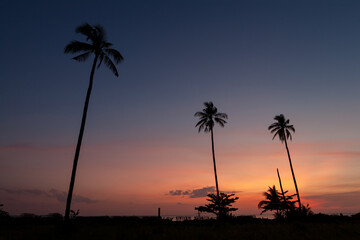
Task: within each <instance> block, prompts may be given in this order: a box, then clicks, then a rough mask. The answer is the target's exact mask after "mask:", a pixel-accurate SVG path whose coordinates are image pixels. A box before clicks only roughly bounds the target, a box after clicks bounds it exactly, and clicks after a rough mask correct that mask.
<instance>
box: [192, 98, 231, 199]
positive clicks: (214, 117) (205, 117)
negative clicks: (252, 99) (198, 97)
mask: <svg viewBox="0 0 360 240" xmlns="http://www.w3.org/2000/svg"><path fill="white" fill-rule="evenodd" d="M204 105H205V108H204V109H203V110H202V111H201V112H196V113H195V115H194V116H195V117H200V121H199V122H198V123H197V124H196V126H195V127H199V132H201V131H202V130H203V131H204V132H210V133H211V146H212V156H213V163H214V173H215V183H216V193H217V197H218V198H220V194H219V185H218V180H217V174H216V163H215V150H214V125H215V123H217V124H219V125H220V126H221V127H224V126H225V123H226V121H225V120H224V119H227V118H228V116H227V114H226V113H218V112H217V108H216V107H215V106H214V104H213V103H212V102H204Z"/></svg>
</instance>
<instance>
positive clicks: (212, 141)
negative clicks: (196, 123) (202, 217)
mask: <svg viewBox="0 0 360 240" xmlns="http://www.w3.org/2000/svg"><path fill="white" fill-rule="evenodd" d="M210 132H211V147H212V155H213V163H214V173H215V183H216V195H217V199H218V201H219V202H218V204H219V215H218V219H221V218H222V211H221V208H220V194H219V184H218V179H217V174H216V163H215V148H214V133H213V129H212V128H211V130H210Z"/></svg>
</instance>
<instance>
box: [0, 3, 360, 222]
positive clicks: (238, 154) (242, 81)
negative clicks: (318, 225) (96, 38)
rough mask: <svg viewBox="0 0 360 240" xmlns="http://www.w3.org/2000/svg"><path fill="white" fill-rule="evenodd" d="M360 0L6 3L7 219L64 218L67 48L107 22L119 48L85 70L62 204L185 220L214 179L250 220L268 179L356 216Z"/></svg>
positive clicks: (70, 89) (2, 129) (69, 122)
mask: <svg viewBox="0 0 360 240" xmlns="http://www.w3.org/2000/svg"><path fill="white" fill-rule="evenodd" d="M359 12H360V1H357V0H353V1H351V0H337V1H333V0H323V1H322V0H304V1H300V0H290V1H289V0H286V1H285V0H284V1H277V0H274V1H266V0H264V1H260V0H259V1H251V0H248V1H243V0H241V1H240V0H239V1H235V0H234V1H230V0H229V1H228V0H226V1H220V0H198V1H194V0H167V1H166V0H155V1H145V0H143V1H140V0H135V1H130V0H128V1H124V0H122V1H106V0H104V1H91V0H82V1H65V0H62V1H37V0H34V1H26V0H21V1H10V0H0V27H1V40H0V42H1V44H0V56H1V58H0V203H1V204H4V207H3V208H2V209H3V210H5V211H8V212H10V214H12V215H19V214H21V213H24V212H27V213H35V214H47V213H51V212H60V213H62V214H63V213H64V211H65V200H66V195H67V191H68V187H69V182H70V175H71V169H72V164H73V158H74V152H75V145H76V141H77V136H78V133H79V128H80V121H81V116H82V109H83V104H84V101H85V94H86V90H87V87H88V81H89V75H90V68H91V63H92V60H91V59H89V60H88V61H87V62H85V63H78V62H76V61H74V60H72V59H71V58H72V55H66V54H64V47H65V46H66V44H68V43H69V42H70V41H71V40H75V39H76V40H81V41H84V40H85V38H84V37H83V36H81V35H79V34H76V33H75V28H76V27H77V26H79V25H81V24H83V23H85V22H88V23H89V24H100V25H102V26H103V27H104V28H105V30H106V33H107V39H108V41H109V42H111V43H113V47H114V48H115V49H117V50H119V51H120V52H121V53H122V55H123V56H124V59H125V60H124V62H122V63H121V64H120V65H118V71H119V75H120V76H119V77H118V78H116V77H115V76H114V75H113V74H112V73H111V71H110V70H109V69H107V68H106V67H105V66H102V67H101V68H100V69H98V70H97V72H96V73H95V77H94V80H95V82H94V88H93V92H92V96H91V100H90V107H89V111H88V119H87V124H86V128H85V134H84V139H83V145H82V149H81V154H80V159H79V164H78V169H77V176H76V182H75V188H74V194H75V195H74V197H73V203H72V209H80V214H81V215H83V216H86V215H156V214H157V208H158V207H161V209H162V214H163V215H169V216H170V215H195V214H196V211H195V210H194V207H195V206H199V205H201V204H204V203H205V202H206V200H205V199H206V198H205V196H206V194H207V193H209V192H213V191H214V186H215V180H214V172H213V165H212V156H211V141H210V135H209V134H206V133H198V132H197V129H196V128H195V124H196V122H197V120H198V119H196V118H195V117H194V113H195V112H196V111H200V110H202V109H203V103H204V102H205V101H213V102H214V104H215V106H216V107H217V108H218V109H219V111H220V112H225V113H227V114H228V115H229V119H228V123H227V124H226V126H225V128H220V127H219V126H217V127H215V129H214V136H215V153H216V161H217V167H218V179H219V188H220V191H224V192H235V194H236V196H238V197H239V200H238V202H237V203H236V204H235V207H238V208H239V210H238V211H237V212H236V214H237V215H241V214H259V213H260V210H258V209H257V203H258V202H259V201H260V200H262V199H263V196H262V195H261V194H262V192H264V191H266V190H267V188H268V186H272V185H274V184H275V185H276V187H279V184H278V178H277V175H276V168H279V171H280V174H281V177H282V180H283V186H284V188H285V189H286V190H289V192H290V193H292V194H293V193H295V188H294V185H293V182H292V176H291V172H290V167H289V162H288V158H287V155H286V150H285V146H284V145H283V144H281V143H280V141H279V140H277V139H276V140H272V135H271V134H270V133H269V131H268V130H267V127H268V126H269V125H270V124H271V123H273V121H274V120H273V118H274V116H275V115H278V114H280V113H282V114H284V115H285V117H286V118H289V119H290V124H293V125H294V127H295V129H296V132H295V134H294V135H293V141H292V142H290V143H289V148H290V153H291V156H292V160H293V167H294V170H295V174H296V177H297V182H298V187H299V191H300V196H301V197H302V199H303V200H302V202H304V203H305V204H306V203H309V204H310V206H311V207H312V210H314V211H315V212H325V213H356V212H360V125H359V124H360V94H359V92H360V67H359V64H360V14H359Z"/></svg>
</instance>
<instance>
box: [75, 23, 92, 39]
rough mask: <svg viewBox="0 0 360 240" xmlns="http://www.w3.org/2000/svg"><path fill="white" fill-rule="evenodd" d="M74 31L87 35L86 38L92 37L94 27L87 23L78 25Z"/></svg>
mask: <svg viewBox="0 0 360 240" xmlns="http://www.w3.org/2000/svg"><path fill="white" fill-rule="evenodd" d="M75 31H76V33H81V34H83V35H85V36H87V40H88V39H94V29H93V28H92V27H91V26H90V25H89V24H88V23H84V24H83V25H80V26H78V27H77V28H76V30H75Z"/></svg>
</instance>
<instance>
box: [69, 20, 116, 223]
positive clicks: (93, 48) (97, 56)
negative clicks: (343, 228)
mask: <svg viewBox="0 0 360 240" xmlns="http://www.w3.org/2000/svg"><path fill="white" fill-rule="evenodd" d="M76 33H80V34H83V35H85V37H86V41H87V42H79V41H76V40H75V41H72V42H70V43H69V44H68V45H67V46H66V47H65V49H64V52H65V53H81V54H80V55H78V56H76V57H73V59H74V60H76V61H79V62H83V61H85V60H86V59H88V58H89V57H90V56H91V55H94V60H93V64H92V68H91V73H90V83H89V87H88V90H87V94H86V99H85V105H84V110H83V115H82V120H81V127H80V133H79V137H78V141H77V145H76V150H75V157H74V164H73V169H72V174H71V180H70V187H69V192H68V197H67V201H66V210H65V220H66V221H67V220H69V214H70V206H71V199H72V193H73V189H74V182H75V175H76V167H77V163H78V159H79V154H80V148H81V142H82V137H83V134H84V128H85V122H86V115H87V110H88V105H89V100H90V94H91V90H92V85H93V78H94V73H95V68H96V65H97V68H99V67H100V66H101V64H102V62H104V63H105V65H106V66H107V67H108V68H109V69H110V70H111V71H112V72H113V73H114V75H115V76H116V77H118V76H119V74H118V71H117V69H116V67H115V64H114V62H115V63H116V64H118V63H120V62H121V61H122V60H123V57H122V55H121V54H120V53H119V52H118V51H117V50H115V49H112V48H110V47H111V46H112V44H111V43H109V42H107V41H106V38H105V32H104V29H103V28H102V27H101V26H99V25H95V26H90V25H89V24H87V23H85V24H83V25H81V26H79V27H77V28H76ZM111 58H112V59H113V61H114V62H113V61H112V60H111ZM98 61H99V63H98Z"/></svg>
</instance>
